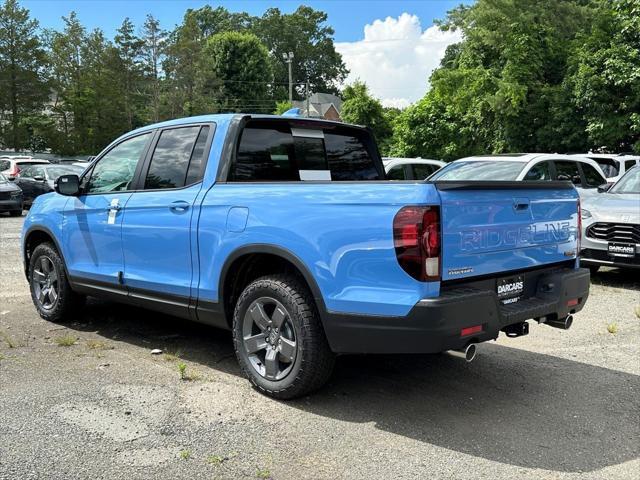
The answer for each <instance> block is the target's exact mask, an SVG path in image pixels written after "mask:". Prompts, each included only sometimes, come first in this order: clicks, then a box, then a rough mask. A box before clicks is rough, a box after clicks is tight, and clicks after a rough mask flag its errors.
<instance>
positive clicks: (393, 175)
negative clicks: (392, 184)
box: [387, 165, 405, 180]
mask: <svg viewBox="0 0 640 480" xmlns="http://www.w3.org/2000/svg"><path fill="white" fill-rule="evenodd" d="M387 180H405V175H404V165H396V166H395V167H393V168H392V169H391V170H389V171H388V172H387Z"/></svg>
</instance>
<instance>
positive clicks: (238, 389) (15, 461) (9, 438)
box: [0, 215, 640, 480]
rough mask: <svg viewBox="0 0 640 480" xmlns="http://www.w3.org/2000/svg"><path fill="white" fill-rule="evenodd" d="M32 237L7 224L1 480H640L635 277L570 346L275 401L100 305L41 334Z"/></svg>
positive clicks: (339, 379) (396, 371)
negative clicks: (25, 240)
mask: <svg viewBox="0 0 640 480" xmlns="http://www.w3.org/2000/svg"><path fill="white" fill-rule="evenodd" d="M21 225H22V219H21V218H16V219H14V218H9V217H6V216H4V215H0V479H3V480H4V479H12V480H13V479H23V478H47V479H72V478H91V479H94V478H109V479H112V478H126V479H127V480H131V479H137V478H140V479H143V478H145V479H147V478H171V479H173V478H206V479H211V478H256V477H260V478H269V477H272V478H275V479H298V478H313V479H320V478H331V479H335V478H367V479H372V478H432V479H441V478H442V479H480V478H486V479H503V478H504V479H514V478H524V479H576V478H589V479H634V478H640V473H639V472H640V460H639V458H640V419H639V412H640V401H639V398H640V377H639V375H640V361H639V358H640V357H639V353H640V351H639V350H640V347H639V345H640V320H639V319H638V318H637V317H636V316H635V314H634V309H635V308H636V307H637V306H639V305H640V275H638V274H637V273H636V274H635V275H634V274H633V273H623V272H620V271H618V270H608V271H604V272H602V273H601V274H599V275H597V276H596V277H595V278H594V284H595V285H594V286H593V288H592V293H591V298H590V300H589V303H588V304H587V307H586V309H585V310H584V311H583V312H582V313H580V314H579V315H577V316H576V320H575V322H574V327H573V328H572V329H571V330H570V331H569V332H562V331H559V330H556V329H552V328H549V327H546V326H537V325H532V326H531V334H530V335H529V336H528V337H523V338H519V339H506V338H501V339H500V340H499V341H498V342H493V343H490V344H484V345H481V347H480V349H479V352H480V353H479V357H478V359H477V360H476V361H475V362H473V363H471V364H465V363H463V362H461V361H460V360H458V359H455V358H451V357H449V356H447V355H436V356H419V357H417V356H411V357H406V356H402V357H399V356H395V357H394V356H385V357H343V358H341V359H340V360H339V362H338V367H337V370H336V373H335V375H334V376H333V378H332V380H331V382H330V384H329V385H328V386H327V387H326V388H325V389H324V390H322V391H321V392H319V393H317V394H315V395H313V396H311V397H308V398H304V399H300V400H297V401H292V402H278V401H274V400H270V399H268V398H265V397H263V396H261V395H259V394H257V393H256V392H255V391H253V390H252V389H251V388H250V387H249V384H248V383H247V382H246V381H245V380H244V379H243V378H241V377H240V373H239V368H238V366H237V364H236V361H235V359H234V357H233V354H232V349H231V338H230V335H229V334H228V333H226V332H222V331H217V330H214V329H211V328H206V327H204V326H199V325H195V324H190V323H188V322H184V321H181V320H177V319H173V318H169V317H164V316H160V315H158V314H154V313H147V312H144V311H141V310H137V309H133V308H130V307H123V306H118V305H116V304H111V303H105V302H99V301H91V302H90V303H89V305H88V307H87V308H86V310H85V311H84V312H83V313H81V314H80V315H79V316H78V317H77V318H75V319H74V320H73V321H72V322H71V323H69V324H67V325H56V324H51V323H47V322H45V321H44V320H42V319H40V317H39V316H38V315H37V314H36V313H35V310H34V308H33V305H32V304H31V300H30V297H29V293H28V287H27V283H26V281H25V279H24V275H23V273H22V269H21V264H20V259H19V233H20V228H21ZM614 322H615V323H616V326H617V329H618V330H617V333H615V334H612V333H609V332H608V331H607V327H608V326H609V325H610V324H612V323H614ZM69 337H70V338H71V339H72V340H75V344H74V345H72V346H67V347H65V346H60V345H59V343H62V342H64V340H67V339H68V338H69ZM153 348H161V349H163V351H164V352H167V353H169V354H170V355H167V354H163V355H158V356H153V355H151V354H150V351H151V349H153ZM180 362H184V364H186V373H187V375H189V376H191V377H195V378H193V379H191V380H181V379H180V376H179V373H178V364H179V363H180Z"/></svg>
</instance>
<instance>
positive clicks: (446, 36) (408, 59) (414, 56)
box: [336, 13, 462, 108]
mask: <svg viewBox="0 0 640 480" xmlns="http://www.w3.org/2000/svg"><path fill="white" fill-rule="evenodd" d="M461 39H462V34H461V33H460V32H459V31H456V32H443V31H441V30H439V29H438V27H436V26H435V25H434V26H431V27H429V28H427V29H426V30H424V31H423V30H422V26H421V25H420V19H419V18H418V17H417V16H416V15H410V14H408V13H403V14H402V15H400V16H399V17H398V18H392V17H387V18H386V19H384V20H375V21H374V22H373V23H372V24H368V25H365V27H364V39H363V40H358V41H356V42H338V43H336V49H337V50H338V52H340V53H341V54H342V58H343V60H344V62H345V64H346V65H347V68H348V69H349V70H350V73H349V76H348V77H347V80H346V83H347V84H348V83H351V82H353V81H354V80H356V79H360V80H362V81H364V82H366V84H367V85H368V86H369V89H370V91H371V93H372V94H373V95H374V96H376V97H378V98H380V99H381V100H382V104H383V105H385V106H395V107H400V108H403V107H406V106H408V105H409V104H410V103H413V102H415V101H416V100H418V99H420V98H422V96H423V95H424V94H425V92H426V91H427V89H428V79H429V75H431V72H432V71H433V70H434V69H435V68H436V67H437V66H438V65H439V63H440V60H441V59H442V57H443V56H444V53H445V50H446V48H447V46H449V45H451V44H452V43H456V42H459V41H460V40H461Z"/></svg>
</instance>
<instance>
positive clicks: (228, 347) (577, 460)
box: [69, 301, 640, 472]
mask: <svg viewBox="0 0 640 480" xmlns="http://www.w3.org/2000/svg"><path fill="white" fill-rule="evenodd" d="M69 326H70V327H71V328H73V329H76V330H82V331H93V332H96V333H97V334H99V335H102V336H103V337H105V338H107V339H112V340H117V341H121V342H127V343H129V344H132V345H136V346H138V347H142V348H145V349H152V348H162V349H163V350H164V351H165V352H167V351H169V352H179V354H180V356H181V358H183V359H185V360H188V361H190V362H195V363H198V364H201V365H202V366H204V367H209V368H213V369H216V370H219V371H224V372H227V373H231V374H235V375H239V374H240V370H239V368H238V365H237V363H236V361H235V357H234V355H233V349H232V344H231V335H230V334H229V332H225V331H221V330H216V329H213V328H209V327H206V326H202V325H198V324H194V323H190V322H186V321H182V320H179V319H175V318H171V317H167V316H163V315H159V314H156V313H151V312H148V311H143V310H139V309H136V308H131V307H125V306H120V305H115V304H111V303H103V302H98V301H91V302H90V303H89V305H88V307H87V309H86V310H85V312H84V313H82V314H81V316H80V317H79V318H78V319H77V321H76V322H75V323H72V324H70V325H69ZM535 328H545V327H542V326H541V327H534V329H533V334H535ZM567 334H569V333H567ZM514 343H515V344H517V340H516V341H514ZM639 379H640V377H638V376H635V375H631V374H628V373H623V372H619V371H614V370H609V369H606V368H600V367H596V366H593V365H588V364H585V363H580V362H577V361H572V360H567V359H562V358H559V357H555V356H550V355H544V354H539V353H533V352H529V351H525V350H519V349H514V348H508V347H504V346H499V345H496V344H484V345H482V346H481V347H480V354H479V358H478V359H477V360H476V361H475V362H473V363H471V364H465V363H464V362H461V361H460V360H458V359H455V358H452V357H450V356H448V355H422V356H351V357H341V358H339V360H338V365H337V367H336V371H335V373H334V376H333V378H332V379H331V381H330V382H329V384H328V385H327V386H326V387H325V388H323V389H322V390H321V391H319V392H317V393H315V394H313V395H311V396H309V397H306V398H303V399H300V400H296V401H290V402H283V403H282V407H283V408H296V409H300V410H303V411H307V412H310V413H313V414H315V415H322V416H324V417H328V418H333V419H337V420H341V421H345V422H353V423H362V422H373V423H374V424H375V425H376V427H377V428H379V429H381V430H384V431H387V432H391V433H394V434H397V435H402V436H405V437H408V438H411V439H414V440H417V441H420V442H425V443H430V444H434V445H437V446H440V447H444V448H447V449H450V450H454V451H456V452H462V453H465V454H469V455H473V456H477V457H482V458H486V459H488V460H492V461H497V462H501V463H506V464H510V465H517V466H522V467H528V468H541V469H547V470H553V471H565V472H584V471H593V470H597V469H601V468H604V467H606V466H610V465H615V464H619V463H622V462H626V461H629V460H632V459H635V458H638V457H640V445H639V444H638V442H634V441H633V440H632V439H637V438H639V436H640V426H639V424H638V421H637V420H638V419H637V415H636V414H637V412H638V411H639V409H640V402H639V401H638V391H639V390H640V382H639Z"/></svg>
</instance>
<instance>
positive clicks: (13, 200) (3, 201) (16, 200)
mask: <svg viewBox="0 0 640 480" xmlns="http://www.w3.org/2000/svg"><path fill="white" fill-rule="evenodd" d="M0 212H9V215H11V216H12V217H19V216H20V215H22V190H20V187H18V186H17V185H15V184H14V183H13V182H10V181H9V179H8V178H7V177H5V176H4V175H3V174H2V173H0Z"/></svg>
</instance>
